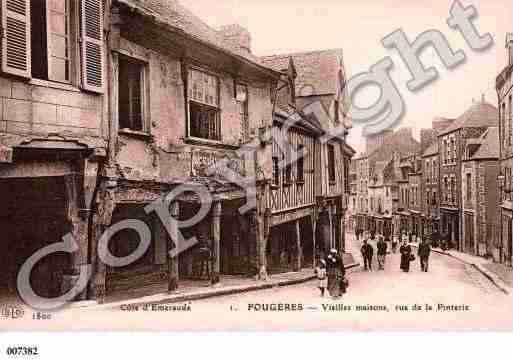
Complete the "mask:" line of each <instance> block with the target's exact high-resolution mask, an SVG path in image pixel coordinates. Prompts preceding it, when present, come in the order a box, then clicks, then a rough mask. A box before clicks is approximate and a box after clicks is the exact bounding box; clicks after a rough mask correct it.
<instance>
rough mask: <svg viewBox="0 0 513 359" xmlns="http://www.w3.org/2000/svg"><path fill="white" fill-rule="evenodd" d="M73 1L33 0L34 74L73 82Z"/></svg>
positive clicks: (31, 5) (32, 43)
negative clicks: (71, 6)
mask: <svg viewBox="0 0 513 359" xmlns="http://www.w3.org/2000/svg"><path fill="white" fill-rule="evenodd" d="M70 5H71V1H70V0H60V1H50V0H47V1H41V0H38V1H31V2H30V11H31V16H30V17H31V51H32V54H31V59H32V76H33V77H35V78H40V79H45V80H52V81H57V82H68V83H69V82H71V56H70V55H71V52H72V49H71V41H70V39H72V34H71V29H72V26H71V8H70Z"/></svg>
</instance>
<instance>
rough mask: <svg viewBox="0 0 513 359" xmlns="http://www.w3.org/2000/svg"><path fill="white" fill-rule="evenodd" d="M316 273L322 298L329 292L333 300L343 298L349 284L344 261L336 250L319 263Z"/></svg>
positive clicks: (332, 250) (331, 251)
mask: <svg viewBox="0 0 513 359" xmlns="http://www.w3.org/2000/svg"><path fill="white" fill-rule="evenodd" d="M315 271H316V274H317V279H318V280H319V289H320V291H321V296H322V297H324V295H325V292H326V290H327V291H328V293H329V295H330V296H331V297H332V298H334V299H340V298H342V295H343V294H344V293H345V292H346V290H347V287H348V285H349V282H348V280H347V278H346V269H345V267H344V260H343V259H342V256H341V255H340V254H339V253H338V251H337V250H336V249H331V250H330V252H329V254H328V255H327V256H326V258H325V259H321V260H320V261H319V264H318V266H317V268H316V269H315Z"/></svg>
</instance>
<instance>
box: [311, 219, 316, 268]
mask: <svg viewBox="0 0 513 359" xmlns="http://www.w3.org/2000/svg"><path fill="white" fill-rule="evenodd" d="M316 212H317V211H316V210H315V209H314V213H313V214H312V216H311V220H312V242H313V243H312V245H313V248H312V258H313V260H312V263H313V268H315V267H316V266H317V263H316V261H317V250H316V244H315V243H316V238H315V237H316V236H315V232H316V231H317V219H316Z"/></svg>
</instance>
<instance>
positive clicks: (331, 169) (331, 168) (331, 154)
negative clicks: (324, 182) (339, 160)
mask: <svg viewBox="0 0 513 359" xmlns="http://www.w3.org/2000/svg"><path fill="white" fill-rule="evenodd" d="M328 177H329V181H330V183H333V182H335V180H336V178H335V146H333V145H328Z"/></svg>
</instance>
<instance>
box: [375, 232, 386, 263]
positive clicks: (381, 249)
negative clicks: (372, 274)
mask: <svg viewBox="0 0 513 359" xmlns="http://www.w3.org/2000/svg"><path fill="white" fill-rule="evenodd" d="M377 247H378V270H385V258H386V255H387V244H386V243H385V241H384V240H383V236H381V235H380V236H379V240H378V244H377Z"/></svg>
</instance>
